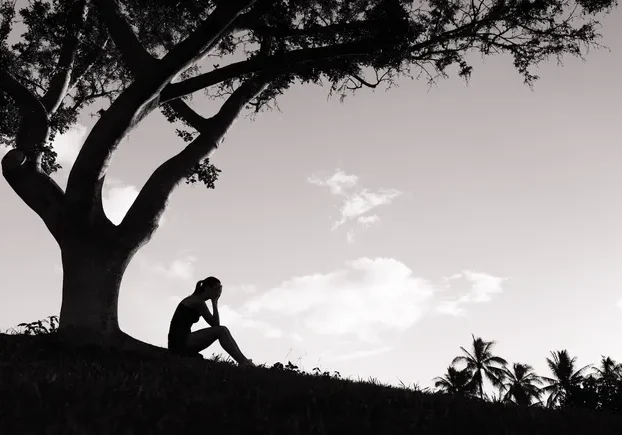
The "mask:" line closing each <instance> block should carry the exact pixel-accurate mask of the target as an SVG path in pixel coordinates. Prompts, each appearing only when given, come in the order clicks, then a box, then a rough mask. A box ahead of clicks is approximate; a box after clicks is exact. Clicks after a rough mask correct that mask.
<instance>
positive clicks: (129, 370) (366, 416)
mask: <svg viewBox="0 0 622 435" xmlns="http://www.w3.org/2000/svg"><path fill="white" fill-rule="evenodd" d="M54 337H55V334H54V333H52V334H45V335H34V336H33V335H23V334H15V335H14V334H0V427H1V428H2V431H1V432H2V433H5V434H15V435H18V434H19V435H22V434H24V435H26V434H44V433H45V434H50V435H52V434H63V435H73V434H89V435H98V434H107V435H108V434H115V435H116V434H119V435H126V434H127V435H129V434H154V435H155V434H173V433H175V434H177V433H190V431H197V433H213V434H288V435H297V434H350V433H351V434H372V433H373V434H383V435H384V434H450V433H451V434H454V433H455V434H472V433H478V434H481V435H486V434H505V435H513V434H562V433H563V434H582V435H583V434H590V435H595V434H620V433H622V416H617V415H612V414H608V413H605V412H598V413H596V412H590V411H583V410H574V409H573V410H551V409H545V408H536V407H519V406H516V405H504V404H501V403H490V402H486V401H481V400H477V399H464V398H460V397H453V396H451V395H447V394H438V393H432V392H428V391H414V390H411V389H406V388H396V387H391V386H385V385H377V384H373V383H369V382H364V381H352V380H348V379H340V378H334V377H330V376H328V374H308V373H300V372H295V371H292V370H287V369H284V368H283V366H282V365H280V364H278V365H275V366H273V367H271V368H266V367H262V366H259V367H238V366H236V365H233V364H230V363H228V362H224V361H217V360H216V361H215V360H202V359H193V358H182V357H176V356H173V355H166V356H160V357H146V356H142V355H138V354H131V353H124V354H121V353H119V352H117V351H103V350H101V349H96V348H81V349H74V348H69V347H67V346H64V345H61V344H60V343H58V342H57V341H56V340H55V338H54Z"/></svg>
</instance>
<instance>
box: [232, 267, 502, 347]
mask: <svg viewBox="0 0 622 435" xmlns="http://www.w3.org/2000/svg"><path fill="white" fill-rule="evenodd" d="M458 277H459V278H462V279H464V280H466V281H467V282H468V283H469V284H470V290H469V291H468V292H467V294H464V295H461V296H459V297H457V298H454V299H453V300H440V301H439V300H438V299H437V298H438V295H440V294H442V293H444V292H446V291H447V289H446V288H445V287H446V286H445V285H444V284H443V283H441V284H440V285H433V284H431V283H429V282H428V281H426V280H424V279H422V278H419V277H416V276H415V275H414V274H413V272H412V270H411V269H409V268H408V267H407V266H406V265H404V264H403V263H401V262H399V261H397V260H394V259H390V258H376V259H370V258H360V259H358V260H355V261H351V262H349V263H347V265H346V267H344V268H341V269H338V270H335V271H332V272H328V273H318V274H313V275H307V276H301V277H295V278H293V279H290V280H288V281H285V282H283V283H282V284H281V285H280V286H278V287H276V288H272V289H270V290H268V291H266V292H258V293H259V294H258V295H257V296H255V297H252V298H251V299H249V300H247V301H246V302H245V303H244V304H243V305H242V306H241V308H240V315H243V316H245V317H248V318H261V319H262V320H270V321H271V322H272V324H276V325H277V326H278V325H281V323H282V325H283V327H282V329H283V330H289V331H290V334H291V333H298V332H299V330H300V329H301V328H303V329H306V330H307V331H310V332H312V333H314V334H318V335H325V336H332V337H336V336H351V337H355V338H356V339H357V341H365V342H371V343H374V342H375V343H380V334H382V333H383V332H385V331H393V332H401V331H405V330H407V329H408V328H410V327H411V326H413V325H414V324H415V323H416V322H418V321H419V320H420V319H421V318H422V317H423V316H424V315H426V314H428V313H429V314H433V313H434V312H436V313H442V314H450V315H464V314H465V313H466V310H465V309H464V308H462V307H461V306H462V305H465V304H469V303H481V302H485V301H489V300H490V298H491V295H492V294H493V293H500V292H501V291H502V290H503V289H502V283H503V282H504V281H505V280H506V279H507V278H498V277H494V276H491V275H487V274H484V273H478V272H472V271H463V272H461V273H460V274H457V275H455V276H454V277H450V278H452V279H458Z"/></svg>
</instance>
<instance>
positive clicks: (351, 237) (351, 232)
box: [346, 228, 356, 243]
mask: <svg viewBox="0 0 622 435" xmlns="http://www.w3.org/2000/svg"><path fill="white" fill-rule="evenodd" d="M355 234H356V231H354V229H353V228H351V229H349V230H348V232H347V233H346V240H347V241H348V243H354V235H355Z"/></svg>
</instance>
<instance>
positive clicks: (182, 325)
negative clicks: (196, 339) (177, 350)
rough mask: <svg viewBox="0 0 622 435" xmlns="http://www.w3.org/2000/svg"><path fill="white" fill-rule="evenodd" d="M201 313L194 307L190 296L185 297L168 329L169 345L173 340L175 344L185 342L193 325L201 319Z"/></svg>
mask: <svg viewBox="0 0 622 435" xmlns="http://www.w3.org/2000/svg"><path fill="white" fill-rule="evenodd" d="M200 317H201V313H199V311H198V310H197V309H196V308H194V303H193V301H191V300H188V298H186V299H184V300H183V301H181V302H180V303H179V305H177V308H176V309H175V313H174V314H173V318H172V319H171V325H170V328H169V331H168V341H169V347H170V344H171V342H172V343H173V344H174V345H175V344H178V343H184V342H185V340H186V338H187V336H188V335H189V334H190V330H191V328H192V325H193V324H194V323H196V322H198V321H199V318H200Z"/></svg>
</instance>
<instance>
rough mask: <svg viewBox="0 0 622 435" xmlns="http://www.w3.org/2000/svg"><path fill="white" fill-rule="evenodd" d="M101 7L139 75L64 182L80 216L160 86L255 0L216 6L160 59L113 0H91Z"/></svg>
mask: <svg viewBox="0 0 622 435" xmlns="http://www.w3.org/2000/svg"><path fill="white" fill-rule="evenodd" d="M94 1H95V3H96V4H97V6H98V7H99V8H100V10H101V13H102V15H103V16H104V19H105V21H106V25H107V26H108V29H109V31H110V34H111V37H112V39H113V41H114V42H115V44H116V45H117V47H118V48H119V50H120V51H121V52H122V53H123V56H124V58H125V60H126V62H127V63H128V64H129V65H130V68H132V72H133V73H135V74H140V80H135V81H134V82H133V83H132V84H131V85H130V86H129V87H128V88H127V89H126V90H125V91H123V92H122V93H121V95H119V97H118V98H117V99H116V100H115V101H114V103H113V104H112V105H111V106H110V108H109V109H108V110H107V111H106V113H105V114H104V115H103V116H102V117H101V118H100V120H99V121H98V122H97V123H96V124H95V126H94V127H93V130H92V131H91V133H90V134H89V136H88V137H87V139H86V141H85V142H84V145H83V146H82V149H81V150H80V154H79V155H78V158H77V159H76V162H75V163H74V165H73V167H72V168H71V172H70V174H69V180H68V181H67V189H66V196H67V201H68V202H69V203H71V206H72V207H73V209H74V210H75V211H76V213H79V214H82V215H84V214H89V213H91V212H94V211H95V208H94V206H96V204H95V202H94V201H95V199H94V198H95V192H96V188H97V185H98V182H99V181H98V180H100V179H101V178H102V177H103V176H104V175H105V173H106V170H107V165H108V162H109V161H110V158H111V157H112V154H113V153H114V151H115V149H116V147H117V146H118V144H119V142H120V141H121V139H122V138H123V137H124V136H125V134H127V132H128V131H129V130H130V129H131V128H132V127H133V126H135V125H136V124H137V123H138V122H139V121H140V120H141V119H143V118H144V117H145V116H147V115H148V114H149V113H151V111H153V109H155V108H157V107H158V105H159V103H160V102H159V94H160V92H161V91H162V89H163V88H164V87H165V86H166V85H167V84H168V83H169V82H170V81H171V79H172V78H173V77H174V76H175V75H177V74H178V73H179V72H180V71H182V70H184V69H185V67H186V65H188V64H189V63H190V64H191V63H192V61H193V59H194V58H195V57H196V56H200V54H201V52H202V51H204V50H205V49H206V47H209V46H210V45H213V44H215V42H216V41H217V40H218V38H220V37H221V35H222V34H223V33H224V32H225V31H226V29H227V27H228V26H229V25H230V23H231V22H232V21H233V20H234V19H235V18H236V17H237V16H238V15H239V13H240V12H241V11H242V10H243V9H244V8H245V7H246V6H249V5H251V4H252V3H253V2H254V1H255V0H238V1H233V2H227V4H226V5H224V6H219V7H217V8H216V10H215V11H214V12H213V13H212V14H211V15H210V17H208V18H207V19H206V20H205V21H204V23H203V24H202V25H201V26H199V28H198V29H197V30H196V31H195V32H193V33H192V34H191V35H190V36H189V37H188V38H186V39H185V40H183V41H182V42H180V43H179V44H177V46H175V47H174V48H173V49H172V50H171V51H170V52H169V53H168V54H167V55H166V56H165V57H164V58H163V59H162V60H161V61H157V60H155V59H154V58H153V57H152V56H151V55H149V53H148V52H147V51H146V50H145V48H144V47H143V46H142V45H141V44H140V41H139V40H138V38H137V37H136V35H134V33H133V32H132V30H131V28H130V26H129V25H128V23H127V22H126V21H125V19H123V17H122V16H121V15H120V13H119V12H118V11H117V8H116V7H115V4H114V3H113V2H114V0H94Z"/></svg>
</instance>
